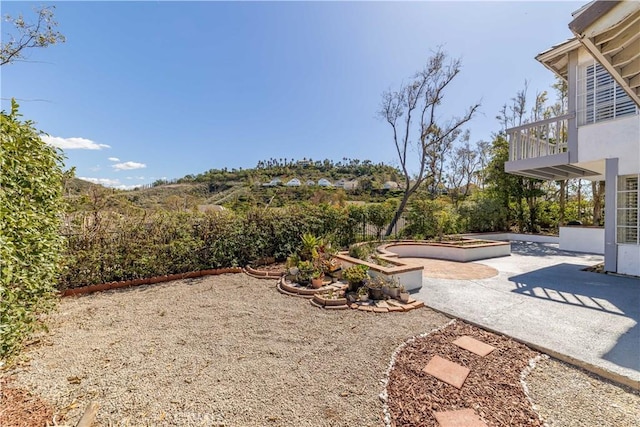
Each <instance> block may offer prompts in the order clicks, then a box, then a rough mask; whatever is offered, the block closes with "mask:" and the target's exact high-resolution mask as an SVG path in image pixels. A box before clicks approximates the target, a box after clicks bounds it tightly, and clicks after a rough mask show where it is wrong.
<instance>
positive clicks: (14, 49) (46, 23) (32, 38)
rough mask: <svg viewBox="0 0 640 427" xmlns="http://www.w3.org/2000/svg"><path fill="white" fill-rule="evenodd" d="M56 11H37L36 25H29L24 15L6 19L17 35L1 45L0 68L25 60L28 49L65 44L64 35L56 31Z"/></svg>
mask: <svg viewBox="0 0 640 427" xmlns="http://www.w3.org/2000/svg"><path fill="white" fill-rule="evenodd" d="M54 9H55V6H47V7H42V8H40V9H36V10H35V12H36V13H37V15H38V17H37V22H36V23H35V24H29V23H27V22H26V21H25V20H24V17H23V16H22V15H18V16H17V17H16V18H13V17H11V16H9V15H6V16H5V17H4V20H5V21H6V22H8V23H10V24H12V25H13V26H14V27H15V31H16V34H8V37H9V41H7V42H3V43H2V44H1V45H0V66H1V65H6V64H10V63H12V62H15V61H17V60H21V59H24V58H25V56H24V51H25V50H26V49H30V48H34V47H47V46H50V45H54V44H57V43H64V42H65V37H64V35H62V34H61V33H60V32H58V31H56V27H57V26H58V23H57V22H56V21H55V19H54V16H53V10H54Z"/></svg>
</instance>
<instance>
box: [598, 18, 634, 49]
mask: <svg viewBox="0 0 640 427" xmlns="http://www.w3.org/2000/svg"><path fill="white" fill-rule="evenodd" d="M639 22H640V13H636V14H634V15H631V16H630V17H629V18H627V19H626V20H625V21H624V22H623V23H621V24H620V25H619V26H616V27H615V28H612V29H611V30H608V31H605V32H604V33H602V34H598V35H597V36H596V37H595V40H594V43H595V44H596V45H601V44H603V43H604V44H608V43H607V42H611V40H613V39H614V38H619V37H618V36H619V35H620V34H621V33H622V32H623V31H625V30H626V29H628V28H630V27H631V26H632V25H634V24H638V23H639ZM634 28H635V27H634ZM632 30H633V28H632ZM632 33H633V31H632ZM636 33H637V31H636ZM613 46H615V45H613ZM618 47H620V46H618ZM615 49H616V48H615V47H614V48H613V50H615ZM603 50H604V49H603Z"/></svg>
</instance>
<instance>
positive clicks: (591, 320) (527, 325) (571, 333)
mask: <svg viewBox="0 0 640 427" xmlns="http://www.w3.org/2000/svg"><path fill="white" fill-rule="evenodd" d="M599 262H602V256H599V255H590V254H581V253H573V252H565V251H561V250H559V249H558V248H557V245H554V244H542V243H525V242H513V243H512V254H511V256H509V257H502V258H494V259H488V260H482V261H476V262H474V263H466V264H465V263H454V262H445V263H444V264H443V263H442V262H440V263H438V264H437V265H436V264H433V266H434V267H433V268H432V269H431V271H430V269H429V266H428V265H427V266H426V267H425V271H424V277H423V287H422V288H421V289H420V291H419V292H417V293H415V294H414V295H413V296H414V297H416V298H417V299H420V300H422V301H424V303H425V304H426V305H427V306H429V307H432V308H434V309H436V310H439V311H442V312H445V313H447V314H449V315H451V316H454V317H457V318H460V319H463V320H466V321H469V322H472V323H475V324H478V325H480V326H482V327H485V328H487V329H490V330H493V331H496V332H499V333H502V334H505V335H508V336H511V337H513V338H516V339H518V340H521V341H524V342H526V343H529V344H531V345H532V346H534V347H537V348H538V349H544V350H545V351H546V352H548V353H549V354H551V355H552V356H557V357H559V358H562V359H564V360H567V361H573V362H574V363H576V364H578V365H580V366H583V367H586V368H588V369H589V370H592V371H595V372H598V373H600V374H602V375H603V376H606V377H608V378H611V379H614V380H616V381H619V382H623V383H625V384H628V385H630V386H632V387H634V388H636V389H639V388H640V326H639V325H638V323H640V279H638V278H632V277H621V276H612V275H606V274H598V273H592V272H587V271H582V270H583V269H584V268H585V266H590V265H594V264H597V263H599ZM473 264H484V265H486V266H489V267H493V268H495V269H496V270H497V271H498V274H497V275H496V276H494V277H490V278H484V279H443V278H442V271H440V272H438V271H434V270H435V269H452V270H463V269H465V268H469V269H472V265H473ZM465 266H468V267H465ZM430 276H431V277H430Z"/></svg>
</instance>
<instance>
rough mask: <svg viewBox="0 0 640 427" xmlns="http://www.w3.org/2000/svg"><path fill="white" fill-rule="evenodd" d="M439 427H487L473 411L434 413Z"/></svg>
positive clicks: (459, 410) (460, 410)
mask: <svg viewBox="0 0 640 427" xmlns="http://www.w3.org/2000/svg"><path fill="white" fill-rule="evenodd" d="M433 416H434V417H435V418H436V421H438V424H439V425H440V427H487V425H486V424H485V423H484V422H483V421H482V420H481V419H480V417H479V416H478V415H476V413H475V412H474V411H473V409H458V410H457V411H443V412H434V413H433Z"/></svg>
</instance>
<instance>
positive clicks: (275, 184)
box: [262, 177, 282, 187]
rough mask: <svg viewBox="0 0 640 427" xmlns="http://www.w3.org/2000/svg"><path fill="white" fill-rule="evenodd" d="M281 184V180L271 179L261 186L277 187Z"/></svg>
mask: <svg viewBox="0 0 640 427" xmlns="http://www.w3.org/2000/svg"><path fill="white" fill-rule="evenodd" d="M280 184H282V180H281V179H280V178H277V177H276V178H273V179H272V180H271V181H269V182H267V183H265V184H262V186H263V187H277V186H278V185H280Z"/></svg>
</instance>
